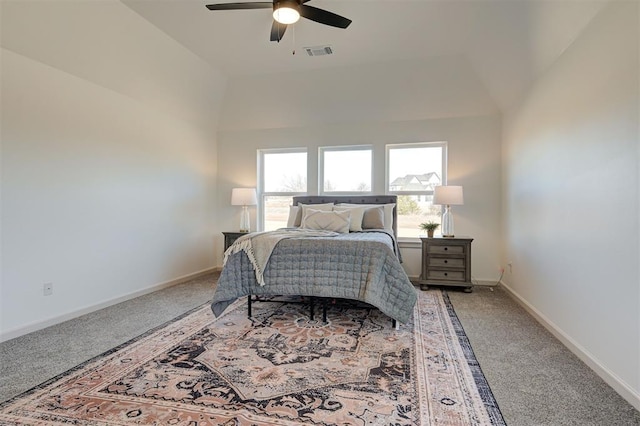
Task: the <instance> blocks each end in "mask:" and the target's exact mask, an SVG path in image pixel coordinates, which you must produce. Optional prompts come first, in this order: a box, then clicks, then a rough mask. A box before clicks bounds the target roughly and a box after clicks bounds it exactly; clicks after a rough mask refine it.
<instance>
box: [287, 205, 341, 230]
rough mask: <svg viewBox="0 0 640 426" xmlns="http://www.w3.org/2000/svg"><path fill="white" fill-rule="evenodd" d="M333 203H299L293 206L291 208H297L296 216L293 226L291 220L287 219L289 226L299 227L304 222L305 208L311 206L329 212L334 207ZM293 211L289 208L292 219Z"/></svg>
mask: <svg viewBox="0 0 640 426" xmlns="http://www.w3.org/2000/svg"><path fill="white" fill-rule="evenodd" d="M333 205H334V204H333V203H325V204H302V203H298V205H297V206H291V208H292V209H293V208H297V210H296V212H297V213H296V216H295V219H294V220H293V222H292V224H291V226H289V220H287V227H288V228H291V227H295V228H297V227H299V226H300V225H301V224H302V218H303V217H304V213H305V209H306V208H308V207H311V208H312V209H314V210H320V211H323V212H329V211H331V209H332V208H333ZM291 213H292V211H291V210H289V219H291Z"/></svg>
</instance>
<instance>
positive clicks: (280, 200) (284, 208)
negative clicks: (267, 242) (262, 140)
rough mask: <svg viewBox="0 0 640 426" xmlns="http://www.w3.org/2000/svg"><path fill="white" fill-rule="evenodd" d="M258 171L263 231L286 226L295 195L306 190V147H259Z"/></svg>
mask: <svg viewBox="0 0 640 426" xmlns="http://www.w3.org/2000/svg"><path fill="white" fill-rule="evenodd" d="M259 171H260V174H259V176H260V181H259V190H260V191H259V192H260V196H261V200H260V208H259V211H260V217H261V219H262V223H263V224H264V225H263V229H262V230H264V231H271V230H274V229H278V228H284V227H286V226H287V218H288V217H289V206H290V205H291V202H292V197H293V196H294V195H298V194H305V193H306V192H307V150H306V149H291V150H260V151H259Z"/></svg>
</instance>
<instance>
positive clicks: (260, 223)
mask: <svg viewBox="0 0 640 426" xmlns="http://www.w3.org/2000/svg"><path fill="white" fill-rule="evenodd" d="M295 153H304V154H306V155H307V176H305V177H306V179H307V190H306V191H304V192H267V191H265V177H264V171H265V170H264V169H265V167H264V156H265V154H295ZM257 162H258V205H257V215H258V218H257V223H256V226H257V228H258V231H262V230H264V219H265V217H264V214H265V208H264V200H265V198H266V197H273V196H275V197H294V196H296V195H306V194H308V192H309V150H308V149H307V148H306V147H298V148H273V149H258V159H257Z"/></svg>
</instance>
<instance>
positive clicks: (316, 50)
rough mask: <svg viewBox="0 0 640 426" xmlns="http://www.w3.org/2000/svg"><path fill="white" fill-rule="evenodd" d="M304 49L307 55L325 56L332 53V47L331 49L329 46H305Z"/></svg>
mask: <svg viewBox="0 0 640 426" xmlns="http://www.w3.org/2000/svg"><path fill="white" fill-rule="evenodd" d="M304 50H306V51H307V55H309V56H325V55H332V54H333V49H331V46H312V47H305V48H304Z"/></svg>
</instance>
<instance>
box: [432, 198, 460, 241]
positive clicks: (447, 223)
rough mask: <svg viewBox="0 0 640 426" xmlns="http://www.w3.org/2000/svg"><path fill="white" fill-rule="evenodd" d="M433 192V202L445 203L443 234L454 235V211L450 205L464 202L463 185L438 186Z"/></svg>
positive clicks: (444, 235) (446, 235)
mask: <svg viewBox="0 0 640 426" xmlns="http://www.w3.org/2000/svg"><path fill="white" fill-rule="evenodd" d="M434 189H435V191H434V194H433V204H436V205H437V204H440V205H444V206H445V209H444V213H443V214H442V226H441V229H442V236H443V237H449V238H451V237H453V236H454V233H453V213H451V207H450V206H456V205H462V204H464V198H463V195H462V187H461V186H436V187H435V188H434Z"/></svg>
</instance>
